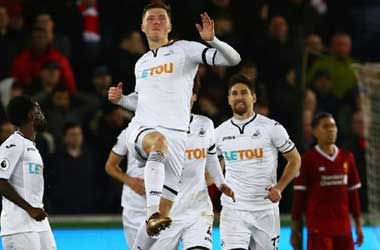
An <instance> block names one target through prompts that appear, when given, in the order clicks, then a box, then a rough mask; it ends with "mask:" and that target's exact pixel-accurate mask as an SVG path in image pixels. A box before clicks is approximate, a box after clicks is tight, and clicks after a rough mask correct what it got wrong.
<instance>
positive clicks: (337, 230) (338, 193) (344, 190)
mask: <svg viewBox="0 0 380 250" xmlns="http://www.w3.org/2000/svg"><path fill="white" fill-rule="evenodd" d="M312 128H313V135H314V137H315V138H316V139H317V145H316V146H315V147H314V148H312V149H310V150H309V151H307V152H306V153H305V154H304V155H303V157H302V165H301V170H300V175H299V176H298V177H297V179H296V180H295V183H294V198H293V207H292V234H291V244H292V245H293V247H294V249H295V250H299V249H300V248H299V245H300V241H301V226H300V220H301V218H302V215H303V214H304V213H305V214H306V226H307V230H308V241H307V249H308V250H341V249H345V250H354V242H353V238H352V233H351V225H350V217H349V215H350V213H351V214H352V216H353V218H354V221H355V228H356V234H357V240H356V242H355V243H356V244H357V245H359V246H360V245H361V244H362V243H363V239H364V238H363V231H362V226H361V222H360V220H361V218H360V217H361V215H360V214H361V211H360V210H361V209H360V202H359V194H358V188H360V186H361V183H360V179H359V176H358V171H357V169H356V163H355V159H354V156H353V155H352V153H351V152H349V151H346V150H343V149H340V148H338V147H337V146H336V145H335V142H336V138H337V133H338V129H337V126H336V124H335V120H334V118H333V116H332V115H331V114H329V113H319V114H317V115H316V116H315V117H314V119H313V122H312Z"/></svg>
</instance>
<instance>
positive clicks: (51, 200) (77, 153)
mask: <svg viewBox="0 0 380 250" xmlns="http://www.w3.org/2000/svg"><path fill="white" fill-rule="evenodd" d="M62 134H63V135H64V139H63V141H64V143H63V148H62V149H61V150H59V151H58V152H57V153H55V154H54V155H52V156H51V157H50V159H49V160H48V162H47V163H48V164H47V167H46V175H47V178H46V180H47V199H48V204H49V205H50V209H49V211H50V212H51V213H54V214H77V213H90V212H96V208H97V207H98V206H97V205H96V204H95V203H94V196H95V195H96V194H97V192H96V190H97V186H96V185H95V183H96V182H95V181H96V179H95V172H94V169H95V164H94V163H95V161H94V155H93V154H92V153H91V152H90V151H89V149H88V148H87V146H86V144H85V143H84V139H83V131H82V128H81V126H80V125H79V124H78V123H67V124H65V126H64V130H63V133H62ZM67 199H70V202H67Z"/></svg>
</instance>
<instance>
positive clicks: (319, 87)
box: [311, 70, 340, 116]
mask: <svg viewBox="0 0 380 250" xmlns="http://www.w3.org/2000/svg"><path fill="white" fill-rule="evenodd" d="M331 84H332V83H331V73H330V72H329V71H327V70H319V71H316V72H315V75H314V80H313V81H312V83H311V89H312V90H313V91H314V93H315V95H316V99H317V104H318V105H317V112H328V113H331V114H333V115H334V116H336V115H337V112H338V110H339V107H340V106H339V105H340V103H339V99H338V98H337V97H336V96H335V95H334V94H333V93H332V91H331Z"/></svg>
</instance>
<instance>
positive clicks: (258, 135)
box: [251, 129, 261, 139]
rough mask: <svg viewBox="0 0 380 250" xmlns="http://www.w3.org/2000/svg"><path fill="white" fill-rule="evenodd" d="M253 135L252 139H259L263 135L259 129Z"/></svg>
mask: <svg viewBox="0 0 380 250" xmlns="http://www.w3.org/2000/svg"><path fill="white" fill-rule="evenodd" d="M251 137H252V139H259V138H260V137H261V132H260V130H258V129H257V130H256V132H255V133H253V134H252V136H251Z"/></svg>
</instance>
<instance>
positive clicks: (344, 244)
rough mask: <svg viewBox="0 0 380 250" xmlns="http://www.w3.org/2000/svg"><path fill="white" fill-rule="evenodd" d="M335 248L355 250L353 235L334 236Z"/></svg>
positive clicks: (336, 249)
mask: <svg viewBox="0 0 380 250" xmlns="http://www.w3.org/2000/svg"><path fill="white" fill-rule="evenodd" d="M333 241H334V242H333V244H334V250H339V249H347V250H354V240H353V239H352V235H350V236H346V237H344V236H340V237H334V238H333Z"/></svg>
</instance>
